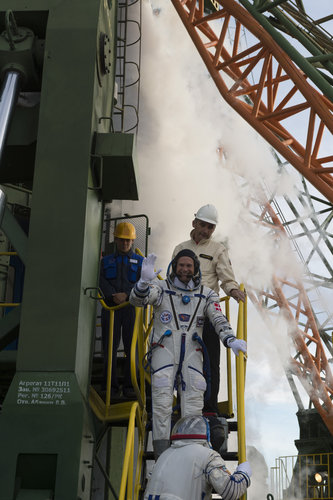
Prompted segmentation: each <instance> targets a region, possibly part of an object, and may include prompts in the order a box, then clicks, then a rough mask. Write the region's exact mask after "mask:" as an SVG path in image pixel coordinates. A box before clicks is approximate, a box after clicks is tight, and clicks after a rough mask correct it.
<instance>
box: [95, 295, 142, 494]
mask: <svg viewBox="0 0 333 500" xmlns="http://www.w3.org/2000/svg"><path fill="white" fill-rule="evenodd" d="M99 302H100V304H101V306H102V307H103V308H104V309H105V310H107V311H109V314H110V321H109V343H108V353H107V356H108V362H107V378H106V393H105V401H103V399H102V398H101V397H100V395H99V394H98V393H97V391H96V390H95V389H94V388H93V387H91V389H90V398H89V401H90V406H91V408H92V410H93V412H94V413H95V415H96V416H97V418H98V419H99V420H101V421H102V422H105V423H115V422H120V421H128V427H127V438H126V448H125V453H124V458H123V467H122V476H121V483H120V490H119V496H118V499H119V500H124V499H125V496H126V498H127V499H128V500H129V499H131V500H132V499H133V500H136V499H137V498H138V495H139V492H140V488H141V471H142V459H143V454H144V451H145V450H144V443H145V428H146V422H147V414H146V409H145V404H146V395H145V373H144V369H143V366H142V363H141V362H140V360H142V359H143V357H144V351H145V344H146V338H147V336H146V335H145V330H147V329H148V328H147V326H148V323H147V322H148V317H147V313H146V311H143V309H142V308H135V313H136V314H135V323H134V329H133V336H132V343H131V363H130V367H131V381H132V385H133V388H134V391H135V394H136V398H137V401H134V402H133V401H126V402H120V403H119V402H117V403H115V404H111V382H112V353H113V333H114V331H113V330H114V315H115V313H116V311H118V310H119V309H122V308H124V307H128V306H129V302H125V303H123V304H120V305H117V306H108V305H107V304H106V302H105V301H104V300H103V299H102V298H101V297H99ZM144 312H145V314H144ZM137 359H138V360H139V362H138V363H137ZM137 374H138V375H137ZM136 429H137V432H136ZM136 436H137V441H136V442H135V437H136ZM134 474H135V478H134ZM133 481H134V482H133ZM107 483H108V484H109V483H110V482H109V481H107ZM111 486H112V485H111ZM111 486H110V488H111Z"/></svg>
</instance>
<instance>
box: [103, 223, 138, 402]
mask: <svg viewBox="0 0 333 500" xmlns="http://www.w3.org/2000/svg"><path fill="white" fill-rule="evenodd" d="M135 238H136V233H135V227H134V226H133V224H130V223H129V222H121V223H119V224H118V225H117V226H116V228H115V232H114V241H115V244H116V251H115V252H114V253H113V254H111V255H106V256H105V257H103V258H102V261H101V270H100V281H99V283H100V289H101V291H102V293H103V295H104V297H105V302H106V304H107V305H108V306H117V305H119V304H123V303H124V302H127V301H128V298H129V294H130V292H131V290H132V288H133V286H134V284H135V283H136V282H137V281H138V279H139V278H140V274H141V265H142V261H143V257H141V256H140V255H138V254H136V253H135V252H134V251H133V249H132V247H133V241H134V240H135ZM134 322H135V308H134V307H133V306H132V305H128V306H126V307H123V308H121V309H119V310H117V311H115V314H114V327H113V351H112V373H111V397H112V398H116V397H119V396H120V387H119V382H118V377H117V351H118V348H119V344H120V339H121V338H122V340H123V344H124V351H125V355H126V359H125V367H124V383H123V396H125V397H127V398H132V397H134V390H133V386H132V382H131V342H132V336H133V328H134ZM109 325H110V312H109V311H108V310H106V309H102V341H103V350H104V377H103V383H102V389H104V388H105V385H106V377H107V365H108V359H107V353H108V345H109Z"/></svg>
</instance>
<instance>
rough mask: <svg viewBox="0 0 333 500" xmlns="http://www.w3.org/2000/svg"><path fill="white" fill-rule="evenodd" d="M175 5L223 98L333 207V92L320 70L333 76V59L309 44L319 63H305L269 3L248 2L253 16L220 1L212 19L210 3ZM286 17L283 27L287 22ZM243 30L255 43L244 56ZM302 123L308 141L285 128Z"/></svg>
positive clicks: (180, 0)
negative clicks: (329, 145) (326, 151)
mask: <svg viewBox="0 0 333 500" xmlns="http://www.w3.org/2000/svg"><path fill="white" fill-rule="evenodd" d="M172 3H173V5H174V6H175V8H176V10H177V12H178V14H179V16H180V17H181V20H182V22H183V23H184V25H185V27H186V29H187V30H188V32H189V34H190V36H191V38H192V40H193V42H194V44H195V45H196V47H197V49H198V51H199V53H200V55H201V57H202V59H203V61H204V63H205V64H206V66H207V68H208V71H209V73H210V74H211V76H212V78H213V79H214V82H215V84H216V86H217V87H218V89H219V91H220V93H221V95H222V96H223V98H224V99H225V100H226V101H227V102H228V104H230V106H231V107H233V108H234V109H235V110H236V111H237V112H238V113H239V114H240V115H241V116H242V117H243V118H244V119H245V120H246V121H247V122H248V123H249V124H250V125H251V126H252V127H253V128H255V129H256V130H257V131H258V132H259V134H260V135H262V136H263V137H264V138H265V139H266V140H267V141H268V142H269V143H270V144H271V145H272V146H273V147H274V149H275V150H276V151H278V152H279V153H280V154H281V155H282V156H283V157H284V158H286V159H287V160H288V161H289V162H290V163H291V164H292V165H293V166H294V167H295V168H296V169H297V170H298V171H299V172H300V173H301V174H302V175H303V176H304V177H305V178H306V179H308V180H309V181H310V182H311V184H313V185H314V186H315V187H316V188H317V189H318V191H320V192H321V193H322V194H323V195H324V196H325V197H326V198H327V199H328V200H330V201H331V202H333V178H332V172H333V167H332V166H330V162H332V161H333V156H327V155H325V156H322V155H321V141H322V137H323V135H324V134H325V133H333V116H332V112H333V89H332V85H331V82H330V81H328V80H327V78H326V76H323V75H322V74H321V72H320V71H319V70H318V69H317V68H316V67H315V66H314V65H313V63H317V62H319V61H321V64H324V65H325V70H326V69H329V70H330V71H332V65H333V63H331V62H330V61H329V57H330V55H329V54H327V53H326V51H324V50H321V48H320V47H319V48H318V46H317V45H314V44H312V42H311V40H309V39H307V38H306V37H305V36H304V38H306V40H307V48H308V49H309V48H310V47H309V45H310V44H311V49H312V52H314V54H315V55H313V56H312V58H310V60H308V59H307V58H305V57H302V56H301V55H300V54H299V53H298V52H297V51H296V49H295V48H294V47H293V46H292V45H291V44H290V43H289V42H288V41H287V40H286V39H285V38H284V37H283V36H282V35H281V34H280V33H279V32H278V30H276V29H274V28H273V27H272V25H271V24H270V23H269V22H268V20H267V19H266V17H265V16H264V15H263V7H262V5H261V4H262V2H254V4H251V3H250V2H249V1H247V0H241V3H242V4H243V5H245V6H246V7H247V8H248V9H249V10H247V9H246V8H244V7H243V6H242V5H240V4H239V3H237V2H236V1H235V0H219V1H216V2H214V3H215V4H217V5H218V6H219V8H218V10H216V11H214V12H212V13H210V14H208V13H207V11H205V9H204V7H205V2H204V0H200V1H195V0H187V1H185V0H172ZM276 3H277V2H268V1H267V2H265V4H264V6H265V9H266V10H268V11H271V10H272V9H273V12H274V13H275V11H276V10H277V9H274V5H275V4H276ZM279 3H281V2H279ZM257 4H259V5H258V6H257ZM249 11H250V13H251V15H249ZM278 12H280V11H278ZM254 15H255V17H254ZM281 16H283V13H281ZM281 16H279V17H280V19H281V21H280V22H282V21H284V18H282V17H281ZM284 17H286V16H284ZM217 21H219V22H220V25H219V28H218V31H217V30H216V22H217ZM214 23H215V24H214ZM290 24H292V23H290ZM288 27H289V25H288ZM243 28H244V29H246V31H247V32H248V33H249V34H250V35H251V36H250V37H249V38H248V47H247V48H246V49H244V50H243V49H240V45H239V40H240V35H241V30H242V29H243ZM229 29H233V30H234V37H233V43H232V47H230V44H229V39H228V37H227V33H228V30H229ZM317 29H319V28H317ZM273 30H274V31H273ZM273 35H274V36H273ZM327 43H328V42H327ZM312 45H313V48H312ZM330 47H332V42H331V44H330ZM250 74H251V77H252V78H254V79H255V81H254V82H251V81H250V79H249V75H250ZM310 79H311V82H309V80H310ZM305 110H308V113H307V114H305V113H303V112H304V111H305ZM297 116H298V117H299V116H301V117H302V120H303V124H305V123H306V124H307V133H306V134H305V135H304V137H302V138H297V137H296V136H295V133H294V132H295V131H294V129H293V126H291V127H290V126H288V124H286V122H285V120H286V119H287V118H290V117H294V118H295V117H297ZM282 123H284V125H283V124H282Z"/></svg>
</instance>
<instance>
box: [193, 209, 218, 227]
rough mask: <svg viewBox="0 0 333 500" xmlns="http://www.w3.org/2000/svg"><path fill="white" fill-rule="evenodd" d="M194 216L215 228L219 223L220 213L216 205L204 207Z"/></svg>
mask: <svg viewBox="0 0 333 500" xmlns="http://www.w3.org/2000/svg"><path fill="white" fill-rule="evenodd" d="M194 216H195V218H196V219H200V220H203V221H204V222H209V223H210V224H214V225H215V226H216V224H217V223H218V213H217V210H216V208H215V207H214V205H204V206H203V207H200V208H199V210H198V211H197V213H196V214H194Z"/></svg>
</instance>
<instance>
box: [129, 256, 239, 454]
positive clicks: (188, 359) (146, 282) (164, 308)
mask: <svg viewBox="0 0 333 500" xmlns="http://www.w3.org/2000/svg"><path fill="white" fill-rule="evenodd" d="M155 260H156V255H154V254H149V255H148V257H147V258H145V259H144V261H143V263H142V270H141V277H140V279H139V281H138V282H137V283H136V284H135V285H134V287H133V289H132V291H131V294H130V303H131V304H133V305H134V306H136V307H144V306H145V305H146V304H151V305H153V306H154V329H153V331H152V333H151V335H150V339H149V351H148V356H147V362H148V364H149V366H150V371H151V387H152V410H153V447H154V453H155V458H158V456H159V455H160V454H161V453H162V452H163V451H164V450H165V449H167V448H168V446H169V444H170V430H171V414H172V404H173V394H174V391H175V390H176V391H177V393H178V395H179V396H180V409H181V415H182V416H187V415H193V414H194V415H197V414H201V412H202V408H203V399H204V393H205V390H206V387H207V384H206V380H205V364H206V360H207V356H206V354H205V347H204V345H203V343H202V328H203V324H204V320H205V317H206V316H208V317H209V319H210V321H211V323H212V325H213V333H212V334H213V335H215V336H216V338H217V340H218V342H220V341H221V342H222V343H223V345H224V346H225V347H227V348H228V347H230V348H231V349H232V351H233V352H234V354H235V355H236V356H238V354H239V351H242V352H244V353H245V352H246V342H245V341H244V340H241V339H236V337H235V335H234V332H233V331H232V328H231V326H230V324H229V322H228V320H227V318H226V317H225V316H224V315H223V314H222V312H221V308H220V305H219V302H218V296H217V295H216V293H215V292H214V291H213V290H211V289H210V288H207V287H205V286H202V285H201V274H200V264H199V259H198V258H197V256H196V255H195V253H194V252H192V250H188V249H183V250H181V251H180V252H179V253H178V254H177V255H176V256H175V257H174V259H173V260H172V261H171V263H170V265H169V267H168V271H167V278H166V279H165V280H160V281H157V280H155V277H156V275H157V274H158V272H156V271H155V270H154V264H155Z"/></svg>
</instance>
